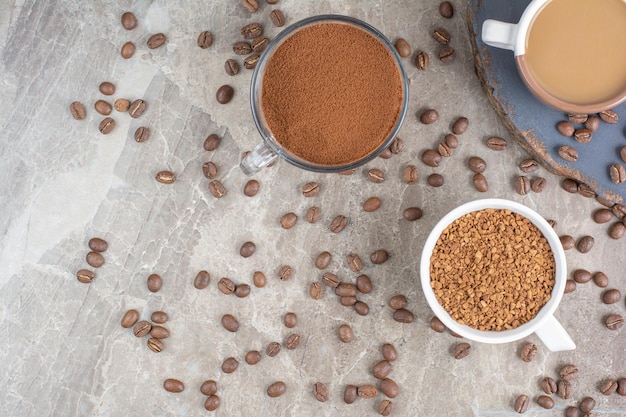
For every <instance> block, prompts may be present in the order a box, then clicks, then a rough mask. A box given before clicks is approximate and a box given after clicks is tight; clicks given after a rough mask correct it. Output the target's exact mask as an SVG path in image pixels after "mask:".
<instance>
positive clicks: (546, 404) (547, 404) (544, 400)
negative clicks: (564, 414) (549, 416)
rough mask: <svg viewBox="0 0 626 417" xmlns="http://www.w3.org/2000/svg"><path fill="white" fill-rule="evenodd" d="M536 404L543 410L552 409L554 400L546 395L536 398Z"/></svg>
mask: <svg viewBox="0 0 626 417" xmlns="http://www.w3.org/2000/svg"><path fill="white" fill-rule="evenodd" d="M537 404H538V405H539V406H540V407H542V408H545V409H548V410H549V409H551V408H553V407H554V400H553V399H552V398H550V397H548V396H547V395H540V396H539V397H538V398H537Z"/></svg>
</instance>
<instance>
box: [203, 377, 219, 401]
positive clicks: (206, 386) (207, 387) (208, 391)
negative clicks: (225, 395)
mask: <svg viewBox="0 0 626 417" xmlns="http://www.w3.org/2000/svg"><path fill="white" fill-rule="evenodd" d="M200 392H201V393H202V394H203V395H206V396H207V397H210V396H211V395H215V394H216V393H217V382H215V381H214V380H212V379H208V380H206V381H204V382H203V383H202V385H200Z"/></svg>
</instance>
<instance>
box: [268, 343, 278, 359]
mask: <svg viewBox="0 0 626 417" xmlns="http://www.w3.org/2000/svg"><path fill="white" fill-rule="evenodd" d="M280 349H281V347H280V343H278V342H271V343H270V344H269V345H267V348H265V354H266V355H267V356H269V357H271V358H273V357H275V356H276V355H278V354H279V353H280Z"/></svg>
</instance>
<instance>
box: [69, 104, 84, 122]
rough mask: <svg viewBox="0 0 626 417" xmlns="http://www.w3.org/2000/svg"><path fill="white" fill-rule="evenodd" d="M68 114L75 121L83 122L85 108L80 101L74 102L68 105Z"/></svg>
mask: <svg viewBox="0 0 626 417" xmlns="http://www.w3.org/2000/svg"><path fill="white" fill-rule="evenodd" d="M70 113H71V114H72V117H73V118H74V119H76V120H83V119H84V118H85V106H83V104H82V103H81V102H80V101H74V102H72V104H70Z"/></svg>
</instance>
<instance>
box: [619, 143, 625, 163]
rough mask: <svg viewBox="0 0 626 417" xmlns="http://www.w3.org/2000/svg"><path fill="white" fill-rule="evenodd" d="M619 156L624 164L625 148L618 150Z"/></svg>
mask: <svg viewBox="0 0 626 417" xmlns="http://www.w3.org/2000/svg"><path fill="white" fill-rule="evenodd" d="M619 156H620V157H621V158H622V161H624V162H626V146H622V148H621V149H620V150H619Z"/></svg>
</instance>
